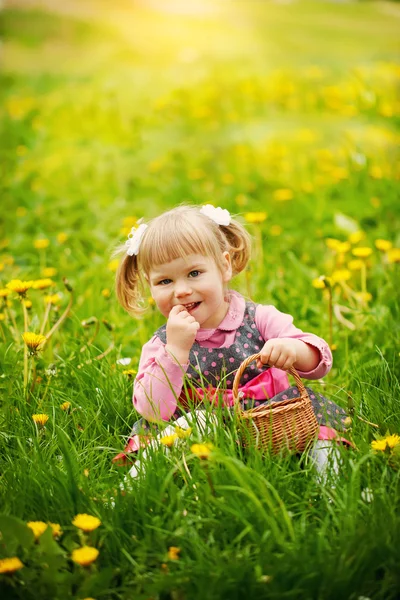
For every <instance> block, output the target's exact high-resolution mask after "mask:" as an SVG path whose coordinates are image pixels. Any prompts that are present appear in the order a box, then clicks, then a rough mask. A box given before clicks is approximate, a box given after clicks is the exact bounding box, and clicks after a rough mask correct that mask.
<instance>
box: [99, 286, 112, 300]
mask: <svg viewBox="0 0 400 600" xmlns="http://www.w3.org/2000/svg"><path fill="white" fill-rule="evenodd" d="M101 295H102V296H103V298H109V297H110V296H111V292H110V290H109V289H108V288H104V290H101Z"/></svg>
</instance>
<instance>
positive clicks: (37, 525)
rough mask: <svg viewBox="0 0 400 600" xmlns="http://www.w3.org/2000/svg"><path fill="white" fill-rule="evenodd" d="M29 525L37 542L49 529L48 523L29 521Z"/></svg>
mask: <svg viewBox="0 0 400 600" xmlns="http://www.w3.org/2000/svg"><path fill="white" fill-rule="evenodd" d="M27 525H28V527H29V529H32V531H33V535H34V536H35V540H38V539H39V538H40V536H41V535H42V534H43V533H44V532H45V531H46V529H47V523H43V521H29V523H27Z"/></svg>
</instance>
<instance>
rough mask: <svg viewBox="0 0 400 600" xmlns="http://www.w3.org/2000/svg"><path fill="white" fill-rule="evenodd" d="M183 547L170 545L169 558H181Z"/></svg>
mask: <svg viewBox="0 0 400 600" xmlns="http://www.w3.org/2000/svg"><path fill="white" fill-rule="evenodd" d="M180 552H181V549H180V548H178V546H170V547H169V548H168V559H169V560H179V554H180Z"/></svg>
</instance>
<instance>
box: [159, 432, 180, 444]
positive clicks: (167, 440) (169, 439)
mask: <svg viewBox="0 0 400 600" xmlns="http://www.w3.org/2000/svg"><path fill="white" fill-rule="evenodd" d="M177 439H178V435H177V434H176V433H173V434H172V435H164V436H163V437H162V438H160V442H161V443H162V444H163V446H167V448H171V446H173V445H174V442H175V440H177Z"/></svg>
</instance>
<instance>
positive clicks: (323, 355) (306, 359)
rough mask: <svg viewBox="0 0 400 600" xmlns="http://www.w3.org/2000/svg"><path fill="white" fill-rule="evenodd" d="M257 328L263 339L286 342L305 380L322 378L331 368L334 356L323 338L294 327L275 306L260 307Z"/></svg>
mask: <svg viewBox="0 0 400 600" xmlns="http://www.w3.org/2000/svg"><path fill="white" fill-rule="evenodd" d="M255 322H256V326H257V329H258V330H259V332H260V334H261V335H262V336H263V339H264V340H265V341H266V342H268V341H269V340H275V339H276V340H277V342H278V341H281V342H284V340H285V339H287V340H288V341H289V342H290V345H291V346H292V347H293V350H294V351H295V352H296V355H297V359H296V363H295V365H294V366H295V368H296V369H297V371H298V372H299V375H300V376H301V377H304V378H305V379H320V378H321V377H324V375H326V374H327V373H329V371H330V369H331V367H332V353H331V350H330V348H329V346H328V344H327V343H326V342H325V340H323V339H322V338H320V337H318V336H317V335H314V334H312V333H305V332H304V331H302V330H301V329H298V328H297V327H295V326H294V325H293V317H292V316H291V315H288V314H286V313H282V312H280V311H279V310H278V309H277V308H275V307H274V306H263V305H258V306H257V309H256V313H255Z"/></svg>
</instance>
